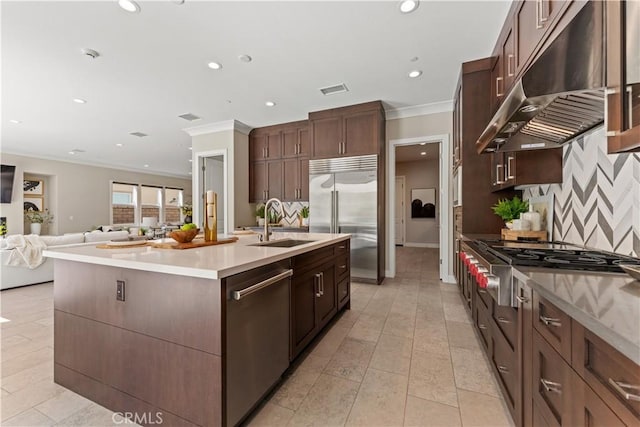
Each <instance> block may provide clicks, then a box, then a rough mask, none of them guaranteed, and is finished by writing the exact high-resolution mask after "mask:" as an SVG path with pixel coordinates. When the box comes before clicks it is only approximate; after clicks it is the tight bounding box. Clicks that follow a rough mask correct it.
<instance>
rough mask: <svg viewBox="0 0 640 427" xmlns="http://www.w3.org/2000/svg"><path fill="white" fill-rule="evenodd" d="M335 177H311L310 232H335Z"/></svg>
mask: <svg viewBox="0 0 640 427" xmlns="http://www.w3.org/2000/svg"><path fill="white" fill-rule="evenodd" d="M334 184H335V177H334V175H333V174H330V173H325V174H318V175H310V176H309V231H310V232H312V233H331V232H332V230H333V224H334V220H333V216H332V213H333V206H334V204H333V202H334V199H333V195H334V191H333V190H334V188H333V187H334Z"/></svg>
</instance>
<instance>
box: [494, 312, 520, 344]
mask: <svg viewBox="0 0 640 427" xmlns="http://www.w3.org/2000/svg"><path fill="white" fill-rule="evenodd" d="M492 317H493V320H494V322H495V323H494V324H495V326H496V328H497V330H496V333H498V332H499V333H500V334H502V335H503V336H504V338H505V339H506V341H507V344H508V345H509V346H510V347H511V349H515V348H516V344H517V339H518V310H517V309H515V308H513V307H507V306H503V305H498V304H493V310H492ZM494 335H495V334H494Z"/></svg>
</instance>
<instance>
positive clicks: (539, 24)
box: [536, 0, 549, 30]
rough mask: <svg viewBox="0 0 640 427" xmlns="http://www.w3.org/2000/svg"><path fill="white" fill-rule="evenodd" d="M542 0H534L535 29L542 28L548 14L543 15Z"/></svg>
mask: <svg viewBox="0 0 640 427" xmlns="http://www.w3.org/2000/svg"><path fill="white" fill-rule="evenodd" d="M543 7H544V6H543V0H536V29H538V30H540V29H542V28H544V24H543V23H544V22H547V20H548V19H549V16H548V15H547V16H544V11H543Z"/></svg>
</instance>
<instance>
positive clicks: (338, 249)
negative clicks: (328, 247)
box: [333, 240, 349, 255]
mask: <svg viewBox="0 0 640 427" xmlns="http://www.w3.org/2000/svg"><path fill="white" fill-rule="evenodd" d="M333 247H334V248H335V249H334V253H335V254H336V255H340V254H344V253H349V241H348V240H344V241H342V242H339V243H336V244H335V245H333Z"/></svg>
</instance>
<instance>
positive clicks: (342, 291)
mask: <svg viewBox="0 0 640 427" xmlns="http://www.w3.org/2000/svg"><path fill="white" fill-rule="evenodd" d="M349 285H350V282H349V278H346V279H344V280H342V281H341V282H339V283H338V310H340V309H341V308H342V307H344V305H345V304H346V303H347V301H349V294H350V293H351V291H350V289H349V288H350V286H349Z"/></svg>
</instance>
